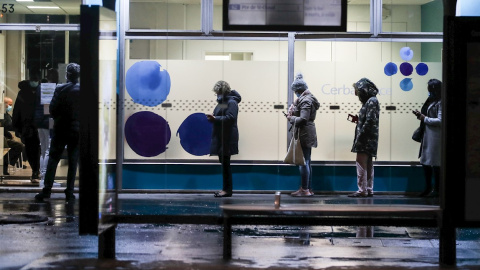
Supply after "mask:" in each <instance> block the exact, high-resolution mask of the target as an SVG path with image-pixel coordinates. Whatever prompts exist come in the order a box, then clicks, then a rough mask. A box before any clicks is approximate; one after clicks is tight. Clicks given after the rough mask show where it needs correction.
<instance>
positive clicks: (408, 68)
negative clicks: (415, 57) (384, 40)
mask: <svg viewBox="0 0 480 270" xmlns="http://www.w3.org/2000/svg"><path fill="white" fill-rule="evenodd" d="M400 72H401V73H402V74H403V75H404V76H410V75H412V73H413V66H412V64H410V63H407V62H405V63H402V64H400Z"/></svg>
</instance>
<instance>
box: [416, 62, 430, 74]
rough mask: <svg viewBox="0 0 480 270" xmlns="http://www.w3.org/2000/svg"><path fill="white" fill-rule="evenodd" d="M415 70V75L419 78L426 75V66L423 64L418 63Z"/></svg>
mask: <svg viewBox="0 0 480 270" xmlns="http://www.w3.org/2000/svg"><path fill="white" fill-rule="evenodd" d="M415 70H416V71H417V74H418V75H420V76H424V75H426V74H427V73H428V65H427V64H425V63H419V64H418V65H417V66H416V67H415Z"/></svg>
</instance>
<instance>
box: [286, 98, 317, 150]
mask: <svg viewBox="0 0 480 270" xmlns="http://www.w3.org/2000/svg"><path fill="white" fill-rule="evenodd" d="M293 105H294V109H293V112H292V117H291V118H290V124H292V125H293V124H295V128H296V129H297V128H298V129H299V133H298V134H299V138H300V143H301V145H302V147H310V148H311V147H317V130H316V128H315V123H314V121H315V118H316V116H317V110H318V108H320V102H318V100H317V98H316V97H315V96H314V95H312V94H311V93H310V91H308V90H306V91H304V92H303V93H302V95H300V97H299V98H298V99H297V100H296V101H295V102H294V104H293ZM294 132H296V130H295V131H294Z"/></svg>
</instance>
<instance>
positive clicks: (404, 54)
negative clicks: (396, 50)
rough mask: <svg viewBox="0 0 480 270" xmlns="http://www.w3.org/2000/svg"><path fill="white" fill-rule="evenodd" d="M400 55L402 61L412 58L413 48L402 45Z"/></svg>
mask: <svg viewBox="0 0 480 270" xmlns="http://www.w3.org/2000/svg"><path fill="white" fill-rule="evenodd" d="M400 57H401V58H402V59H403V61H410V60H412V58H413V50H412V49H410V47H403V48H401V49H400Z"/></svg>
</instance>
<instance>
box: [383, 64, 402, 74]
mask: <svg viewBox="0 0 480 270" xmlns="http://www.w3.org/2000/svg"><path fill="white" fill-rule="evenodd" d="M383 71H384V72H385V75H387V76H392V75H395V74H397V71H398V68H397V65H396V64H395V63H392V62H390V63H387V64H386V65H385V68H384V69H383Z"/></svg>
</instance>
